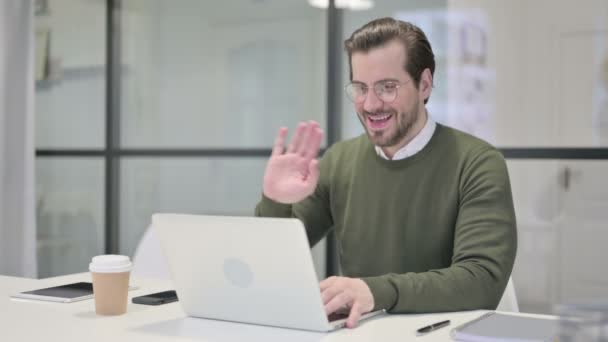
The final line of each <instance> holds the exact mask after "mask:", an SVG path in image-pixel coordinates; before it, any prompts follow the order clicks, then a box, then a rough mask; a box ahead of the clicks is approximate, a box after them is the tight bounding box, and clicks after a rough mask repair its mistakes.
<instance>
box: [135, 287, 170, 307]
mask: <svg viewBox="0 0 608 342" xmlns="http://www.w3.org/2000/svg"><path fill="white" fill-rule="evenodd" d="M177 300H178V299H177V293H176V292H175V291H174V290H169V291H163V292H158V293H151V294H149V295H145V296H139V297H133V299H132V302H133V303H135V304H143V305H161V304H167V303H172V302H177Z"/></svg>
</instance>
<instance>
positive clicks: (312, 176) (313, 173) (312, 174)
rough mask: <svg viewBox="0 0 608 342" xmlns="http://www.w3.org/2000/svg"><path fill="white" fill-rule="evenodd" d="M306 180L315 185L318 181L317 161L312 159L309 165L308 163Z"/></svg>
mask: <svg viewBox="0 0 608 342" xmlns="http://www.w3.org/2000/svg"><path fill="white" fill-rule="evenodd" d="M307 180H308V181H309V182H311V183H313V184H315V185H316V184H317V182H318V181H319V161H318V160H316V159H312V160H311V161H310V163H308V179H307Z"/></svg>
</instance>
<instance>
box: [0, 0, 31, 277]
mask: <svg viewBox="0 0 608 342" xmlns="http://www.w3.org/2000/svg"><path fill="white" fill-rule="evenodd" d="M33 11H34V9H33V0H1V1H0V274H1V275H11V276H21V277H31V278H35V277H36V275H37V269H36V218H35V190H34V158H35V146H34V52H35V51H34V13H33Z"/></svg>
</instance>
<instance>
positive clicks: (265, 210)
mask: <svg viewBox="0 0 608 342" xmlns="http://www.w3.org/2000/svg"><path fill="white" fill-rule="evenodd" d="M330 158H331V157H330V151H327V152H326V153H325V155H324V156H323V158H322V159H321V161H320V163H319V168H320V176H319V183H318V184H317V187H316V189H315V192H314V193H313V194H312V195H310V196H308V197H307V198H305V199H304V200H302V201H300V202H298V203H295V204H293V205H292V204H283V203H278V202H275V201H273V200H271V199H270V198H268V197H266V196H264V194H262V199H261V200H260V202H259V203H258V204H257V206H256V207H255V216H263V217H295V218H298V219H300V220H301V221H302V223H303V224H304V227H306V234H307V236H308V242H309V243H310V246H311V247H312V246H314V245H315V244H316V243H317V242H319V241H320V240H321V239H322V238H323V237H324V236H325V235H326V234H327V233H328V232H329V230H330V229H331V228H332V227H333V219H332V216H331V211H330V202H329V201H330V199H329V181H328V179H329V177H330V172H331V170H330V166H329V164H330V163H331V160H330Z"/></svg>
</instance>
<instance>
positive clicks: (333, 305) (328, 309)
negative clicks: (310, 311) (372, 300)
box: [325, 291, 353, 316]
mask: <svg viewBox="0 0 608 342" xmlns="http://www.w3.org/2000/svg"><path fill="white" fill-rule="evenodd" d="M352 301H353V296H352V295H351V294H350V292H349V291H341V292H339V293H338V294H337V295H335V296H334V297H333V298H332V299H331V300H330V301H329V302H328V303H327V304H325V313H326V314H327V315H328V316H329V315H331V314H332V313H334V312H336V311H338V310H339V309H342V308H345V307H350V303H351V302H352Z"/></svg>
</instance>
